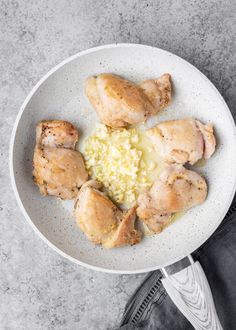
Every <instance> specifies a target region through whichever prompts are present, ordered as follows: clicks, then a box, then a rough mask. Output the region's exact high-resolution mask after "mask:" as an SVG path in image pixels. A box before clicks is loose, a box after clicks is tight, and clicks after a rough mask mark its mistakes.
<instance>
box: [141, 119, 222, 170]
mask: <svg viewBox="0 0 236 330" xmlns="http://www.w3.org/2000/svg"><path fill="white" fill-rule="evenodd" d="M147 135H148V137H149V138H150V139H151V141H152V142H153V144H154V146H155V148H156V150H157V152H158V153H159V154H160V156H161V157H162V158H163V159H164V160H165V161H167V162H169V163H178V164H185V163H187V162H189V163H190V164H191V165H193V164H194V163H196V162H197V161H198V160H199V159H201V158H202V157H204V158H205V159H208V158H210V157H211V155H212V154H213V153H214V151H215V146H216V140H215V136H214V132H213V127H212V125H210V124H207V125H204V124H202V123H201V122H200V121H198V120H194V119H192V118H187V119H181V120H171V121H166V122H163V123H160V124H158V125H157V126H155V127H153V128H151V129H149V130H147Z"/></svg>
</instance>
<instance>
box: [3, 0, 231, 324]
mask: <svg viewBox="0 0 236 330" xmlns="http://www.w3.org/2000/svg"><path fill="white" fill-rule="evenodd" d="M235 28H236V2H235V1H225V0H215V1H213V0H208V1H207V0H205V1H201V0H195V1H191V0H183V1H180V0H179V1H176V0H175V1H172V0H166V1H164V0H163V1H155V0H152V1H135V0H129V1H124V0H118V1H115V0H104V1H95V0H81V1H79V0H70V1H69V0H68V1H66V0H64V1H62V0H58V1H54V0H53V1H52V0H50V1H48V0H35V1H29V0H18V1H17V0H9V1H7V0H6V1H3V0H1V1H0V109H1V115H0V128H1V130H0V134H1V137H0V138H1V143H0V148H1V153H0V159H1V163H0V165H1V167H0V179H1V184H0V329H17V330H20V329H24V330H28V329H30V330H32V329H33V330H34V329H35V330H37V329H57V330H58V329H63V330H64V329H80V330H87V329H88V330H90V329H91V330H93V329H95V330H102V329H112V328H113V327H114V326H115V325H116V324H117V323H118V320H119V319H120V317H121V314H122V310H123V308H124V306H125V303H126V301H127V299H128V298H129V296H130V295H131V293H132V292H133V291H134V289H135V288H136V287H137V285H138V284H139V283H140V282H141V280H142V278H143V277H144V275H137V276H118V275H109V274H103V273H97V272H94V271H90V270H87V269H84V268H82V267H79V266H76V265H74V264H71V263H70V262H69V261H67V260H65V259H63V258H62V257H60V256H59V255H57V254H56V253H55V252H53V251H52V250H51V249H50V248H48V247H47V246H46V245H45V244H44V243H43V242H42V241H41V240H40V239H39V238H38V237H37V236H36V235H35V234H34V232H33V231H32V229H31V228H30V227H29V225H28V224H27V223H26V221H25V220H24V218H23V215H22V214H21V213H20V211H19V208H18V207H17V204H16V201H15V198H14V196H13V192H12V189H11V185H10V179H9V173H8V147H9V139H10V134H11V130H12V126H13V123H14V120H15V118H16V115H17V113H18V111H19V108H20V106H21V103H22V102H23V100H24V98H25V97H26V95H27V94H28V92H29V91H30V89H31V88H32V87H33V85H34V84H35V83H36V82H37V81H38V80H39V78H40V77H41V76H42V75H44V74H45V73H46V72H47V71H48V70H49V69H51V68H52V67H53V66H54V65H55V64H57V63H59V62H60V61H62V60H63V59H65V58H66V57H68V56H70V55H72V54H74V53H76V52H78V51H80V50H83V49H86V48H89V47H92V46H96V45H101V44H106V43H113V42H134V43H144V44H150V45H153V46H157V47H161V48H164V49H166V50H169V51H171V52H173V53H175V54H177V55H180V56H181V57H183V58H185V59H187V60H188V61H190V62H191V63H192V64H194V65H196V66H197V67H198V68H199V69H200V70H201V71H202V72H203V73H205V74H206V75H207V76H208V77H209V78H210V79H211V80H212V81H213V82H214V83H215V85H216V86H217V88H218V89H219V90H220V91H221V93H222V94H223V96H224V97H225V99H226V101H227V103H228V105H229V106H230V108H231V110H232V112H233V113H234V114H235V115H236V93H235V88H236V67H235V66H236V39H235V38H236V37H235ZM190 79H191V77H190ZM206 111H207V109H206Z"/></svg>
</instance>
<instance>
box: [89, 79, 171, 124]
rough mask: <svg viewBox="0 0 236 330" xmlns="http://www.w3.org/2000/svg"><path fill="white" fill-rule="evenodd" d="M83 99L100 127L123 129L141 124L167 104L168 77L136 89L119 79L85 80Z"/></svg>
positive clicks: (134, 86) (169, 97) (169, 84)
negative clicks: (94, 112) (99, 121)
mask: <svg viewBox="0 0 236 330" xmlns="http://www.w3.org/2000/svg"><path fill="white" fill-rule="evenodd" d="M85 92H86V95H87V97H88V99H89V101H90V103H91V104H92V106H93V107H94V108H95V110H96V112H97V114H98V116H99V118H100V120H101V121H102V123H103V124H105V125H108V126H111V127H114V128H116V127H126V126H127V125H130V124H138V123H142V122H145V121H146V119H147V118H148V117H149V116H152V115H155V114H156V113H157V112H158V111H160V110H161V109H163V108H165V107H166V106H167V105H168V104H169V103H170V100H171V82H170V75H169V74H164V75H162V76H161V77H159V78H157V79H152V80H147V81H144V82H143V83H141V84H140V85H136V84H134V83H132V82H131V81H128V80H126V79H123V78H121V77H119V76H116V75H113V74H109V73H103V74H100V75H98V76H97V77H90V78H88V79H87V82H86V87H85Z"/></svg>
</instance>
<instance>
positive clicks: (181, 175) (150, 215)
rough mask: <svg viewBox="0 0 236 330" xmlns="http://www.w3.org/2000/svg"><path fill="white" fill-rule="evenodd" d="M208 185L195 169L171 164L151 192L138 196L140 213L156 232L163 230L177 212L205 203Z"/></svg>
mask: <svg viewBox="0 0 236 330" xmlns="http://www.w3.org/2000/svg"><path fill="white" fill-rule="evenodd" d="M206 196H207V184H206V182H205V180H204V179H203V178H202V177H201V176H200V175H199V174H197V173H196V172H193V171H190V170H186V169H185V168H184V167H183V166H182V165H169V166H167V167H166V169H165V170H164V171H163V172H162V173H161V175H160V177H159V179H158V180H157V181H156V182H154V184H153V186H152V187H151V189H150V190H149V191H148V192H144V193H142V194H141V195H140V196H139V197H138V208H137V215H138V217H139V218H140V219H141V220H142V221H144V223H145V224H146V225H147V226H148V228H149V229H150V230H152V231H153V232H156V233H157V232H161V231H162V230H163V228H164V227H165V226H166V225H167V224H168V222H169V221H170V220H171V216H172V214H173V213H175V212H180V211H185V210H188V209H190V208H191V207H193V206H196V205H198V204H200V203H202V202H203V201H204V200H205V199H206Z"/></svg>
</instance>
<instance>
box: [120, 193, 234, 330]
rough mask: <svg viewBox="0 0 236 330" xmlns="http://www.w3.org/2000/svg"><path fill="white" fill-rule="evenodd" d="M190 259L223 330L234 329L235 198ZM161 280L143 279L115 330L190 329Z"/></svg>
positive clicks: (153, 275)
mask: <svg viewBox="0 0 236 330" xmlns="http://www.w3.org/2000/svg"><path fill="white" fill-rule="evenodd" d="M192 255H193V258H194V260H199V262H200V263H201V265H202V267H203V269H204V271H205V273H206V276H207V278H208V281H209V284H210V287H211V290H212V294H213V298H214V301H215V306H216V310H217V313H218V316H219V319H220V321H221V324H222V326H223V328H224V330H234V329H236V197H235V198H234V201H233V203H232V205H231V207H230V209H229V211H228V213H227V215H226V217H225V219H224V220H223V222H222V223H221V225H220V226H219V227H218V229H217V230H216V232H215V233H214V234H213V235H212V236H211V237H210V238H209V239H208V240H207V242H205V243H204V244H203V245H202V246H201V247H200V248H199V249H197V250H196V251H195V252H194V253H193V254H192ZM161 277H162V275H161V272H160V271H159V270H156V271H154V272H151V273H149V274H148V275H147V276H146V278H145V279H144V281H143V283H142V284H141V285H140V286H139V287H138V289H137V290H136V291H135V293H134V294H133V296H132V297H131V298H130V300H129V301H128V303H127V305H126V308H125V312H124V315H123V318H122V321H121V323H120V326H119V327H118V328H117V330H118V329H120V330H136V329H145V330H157V329H161V330H165V329H166V330H178V329H180V330H185V329H188V330H190V329H193V327H192V325H191V324H190V323H189V322H188V320H187V319H186V318H185V317H184V316H183V314H182V313H181V312H180V311H179V310H178V309H177V307H176V306H175V305H174V303H173V302H172V301H171V299H170V298H169V297H168V295H167V293H166V291H165V289H164V287H163V286H162V283H161Z"/></svg>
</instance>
